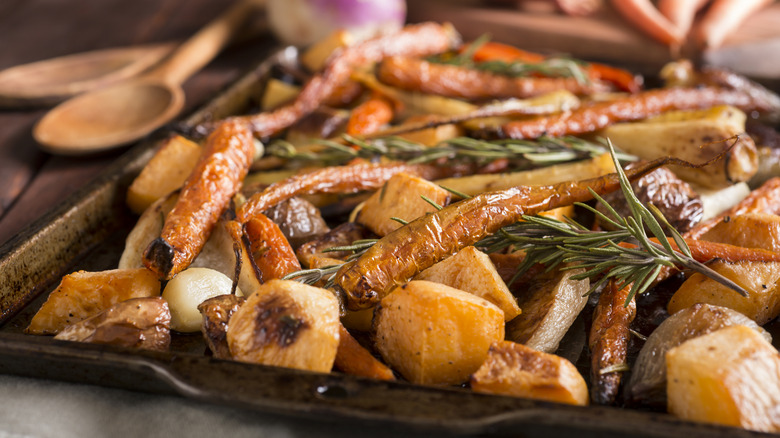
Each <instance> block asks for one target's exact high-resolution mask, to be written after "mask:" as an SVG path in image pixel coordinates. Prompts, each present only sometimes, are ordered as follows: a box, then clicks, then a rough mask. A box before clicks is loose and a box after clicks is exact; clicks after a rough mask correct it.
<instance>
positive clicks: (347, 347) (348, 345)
mask: <svg viewBox="0 0 780 438" xmlns="http://www.w3.org/2000/svg"><path fill="white" fill-rule="evenodd" d="M334 366H335V367H336V368H338V369H339V370H341V371H343V372H344V373H346V374H352V375H354V376H362V377H370V378H372V379H378V380H395V376H394V375H393V370H391V369H390V368H388V367H387V365H385V364H383V363H382V362H380V361H379V360H378V359H377V358H375V357H374V356H373V355H371V353H370V352H369V351H368V350H366V349H365V348H363V346H362V345H360V344H359V343H358V341H357V340H356V339H355V338H353V337H352V335H351V334H350V333H349V332H348V331H347V329H345V328H344V326H343V325H341V324H339V348H338V350H336V361H335V363H334Z"/></svg>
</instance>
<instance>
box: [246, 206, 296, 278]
mask: <svg viewBox="0 0 780 438" xmlns="http://www.w3.org/2000/svg"><path fill="white" fill-rule="evenodd" d="M244 233H245V236H246V238H247V240H248V241H249V254H250V255H251V258H252V260H251V262H252V266H253V267H254V268H255V269H254V270H255V274H256V275H257V279H258V280H259V281H260V282H261V283H266V282H268V281H271V280H274V279H279V278H282V277H284V276H285V275H287V274H289V273H291V272H295V271H300V270H301V264H300V263H299V262H298V258H297V257H296V256H295V251H293V249H292V247H291V246H290V243H289V242H287V239H286V238H285V237H284V234H282V230H280V229H279V227H278V226H277V225H276V224H275V223H273V221H271V219H268V218H267V217H266V216H265V215H263V214H258V215H255V217H253V218H252V219H250V220H249V222H247V223H246V225H244Z"/></svg>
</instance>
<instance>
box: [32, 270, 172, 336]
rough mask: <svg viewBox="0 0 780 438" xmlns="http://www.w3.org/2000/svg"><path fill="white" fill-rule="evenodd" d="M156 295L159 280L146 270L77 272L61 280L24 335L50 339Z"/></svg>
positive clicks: (158, 288)
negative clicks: (116, 307)
mask: <svg viewBox="0 0 780 438" xmlns="http://www.w3.org/2000/svg"><path fill="white" fill-rule="evenodd" d="M159 295H160V280H159V278H158V277H157V275H155V274H154V273H153V272H151V271H149V270H148V269H146V268H137V269H114V270H110V271H101V272H86V271H78V272H74V273H72V274H68V275H66V276H64V277H62V281H61V282H60V284H59V286H57V288H56V289H54V291H52V293H51V294H49V297H48V298H47V299H46V302H45V303H43V305H42V306H41V308H40V309H39V310H38V312H37V313H36V314H35V316H33V318H32V321H30V326H29V327H27V330H26V332H27V333H31V334H35V335H54V334H57V333H59V332H60V331H61V330H62V329H64V328H65V327H67V326H69V325H71V324H74V323H77V322H79V321H83V320H85V319H87V318H89V317H91V316H93V315H97V314H98V313H100V312H102V311H104V310H106V309H108V308H109V307H111V306H113V305H114V304H116V303H119V302H122V301H126V300H129V299H131V298H147V297H155V296H159Z"/></svg>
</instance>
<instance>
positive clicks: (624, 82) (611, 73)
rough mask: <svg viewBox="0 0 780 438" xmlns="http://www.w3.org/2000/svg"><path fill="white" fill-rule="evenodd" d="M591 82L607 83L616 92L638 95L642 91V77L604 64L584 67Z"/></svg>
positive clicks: (591, 64) (592, 64)
mask: <svg viewBox="0 0 780 438" xmlns="http://www.w3.org/2000/svg"><path fill="white" fill-rule="evenodd" d="M586 70H587V72H588V77H590V78H591V80H600V81H604V82H609V83H610V84H612V85H614V86H615V87H617V89H618V90H622V91H628V92H629V93H638V92H640V91H641V90H642V82H643V81H642V77H641V76H637V75H635V74H633V73H631V72H629V71H628V70H624V69H622V68H617V67H612V66H609V65H606V64H598V63H590V64H588V66H587V67H586Z"/></svg>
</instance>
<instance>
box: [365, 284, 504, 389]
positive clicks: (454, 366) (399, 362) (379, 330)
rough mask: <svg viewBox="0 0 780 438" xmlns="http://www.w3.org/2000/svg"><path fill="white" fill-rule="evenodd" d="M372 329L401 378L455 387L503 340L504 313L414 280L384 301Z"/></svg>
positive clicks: (481, 301) (471, 297) (448, 289)
mask: <svg viewBox="0 0 780 438" xmlns="http://www.w3.org/2000/svg"><path fill="white" fill-rule="evenodd" d="M374 329H375V331H376V347H377V350H379V352H380V353H381V354H382V357H383V358H384V359H385V360H386V361H387V363H389V364H390V366H392V367H393V368H394V369H396V370H397V371H398V372H399V373H401V375H402V376H404V378H406V379H407V380H409V381H410V382H412V383H421V384H437V385H457V384H460V383H463V382H466V381H467V380H468V378H469V375H471V373H473V372H474V371H476V370H477V369H478V368H479V366H480V365H481V364H482V363H483V362H484V361H485V358H486V357H487V353H488V348H489V347H490V345H491V344H492V343H494V342H497V341H500V340H502V339H504V314H503V312H502V311H501V309H499V308H498V307H496V306H495V305H493V304H491V303H490V302H488V301H487V300H484V299H482V298H479V297H477V296H474V295H472V294H470V293H467V292H463V291H460V290H457V289H453V288H451V287H449V286H445V285H443V284H437V283H431V282H429V281H412V282H409V283H408V284H406V285H404V286H401V287H400V288H399V289H397V290H396V291H395V292H393V293H392V294H390V295H388V296H387V297H385V299H383V300H382V303H381V304H380V307H379V308H378V309H377V311H376V316H375V319H374Z"/></svg>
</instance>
